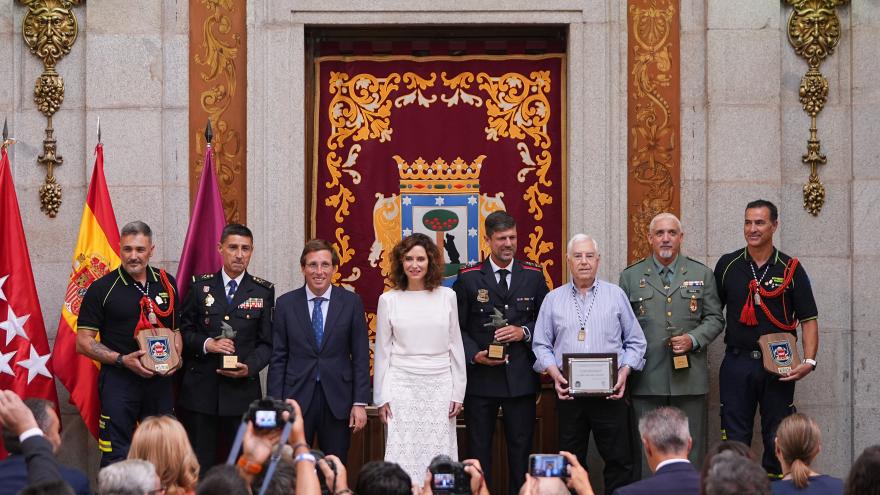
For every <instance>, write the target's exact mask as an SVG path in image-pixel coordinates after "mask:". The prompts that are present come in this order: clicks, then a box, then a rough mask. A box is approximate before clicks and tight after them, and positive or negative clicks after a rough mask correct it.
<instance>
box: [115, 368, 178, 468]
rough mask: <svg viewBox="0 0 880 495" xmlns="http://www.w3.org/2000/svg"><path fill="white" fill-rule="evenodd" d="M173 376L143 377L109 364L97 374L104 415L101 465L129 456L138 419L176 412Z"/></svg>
mask: <svg viewBox="0 0 880 495" xmlns="http://www.w3.org/2000/svg"><path fill="white" fill-rule="evenodd" d="M171 383H172V379H171V377H167V378H165V377H159V376H154V377H152V378H141V377H139V376H137V375H135V374H134V373H132V372H131V371H128V370H127V369H120V368H115V367H112V366H109V365H104V366H102V367H101V373H100V375H98V395H99V397H100V398H101V417H100V420H99V421H98V428H99V430H100V431H99V433H98V448H99V449H100V450H101V467H104V466H107V465H110V464H113V463H114V462H117V461H122V460H124V459H125V458H126V457H127V456H128V449H129V447H131V437H132V435H133V434H134V428H135V426H136V425H137V423H138V421H140V420H142V419H144V418H146V417H147V416H160V415H165V414H172V413H173V412H174V397H173V395H172V390H171Z"/></svg>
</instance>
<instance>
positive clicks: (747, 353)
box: [727, 345, 763, 360]
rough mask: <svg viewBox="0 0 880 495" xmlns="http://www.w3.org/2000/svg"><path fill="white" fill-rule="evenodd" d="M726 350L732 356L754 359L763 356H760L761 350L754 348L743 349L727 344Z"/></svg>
mask: <svg viewBox="0 0 880 495" xmlns="http://www.w3.org/2000/svg"><path fill="white" fill-rule="evenodd" d="M727 352H729V353H730V354H733V355H734V356H744V357H749V358H752V359H756V360H760V359H762V358H763V356H761V351H758V350H755V349H743V348H742V347H735V346H732V345H728V346H727Z"/></svg>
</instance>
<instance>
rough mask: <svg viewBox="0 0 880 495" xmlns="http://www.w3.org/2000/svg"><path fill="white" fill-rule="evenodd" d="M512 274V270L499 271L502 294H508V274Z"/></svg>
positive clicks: (499, 284) (503, 269)
mask: <svg viewBox="0 0 880 495" xmlns="http://www.w3.org/2000/svg"><path fill="white" fill-rule="evenodd" d="M508 273H510V270H507V269H505V268H502V269H500V270H498V287H500V288H501V293H502V294H507V289H508V286H507V274H508Z"/></svg>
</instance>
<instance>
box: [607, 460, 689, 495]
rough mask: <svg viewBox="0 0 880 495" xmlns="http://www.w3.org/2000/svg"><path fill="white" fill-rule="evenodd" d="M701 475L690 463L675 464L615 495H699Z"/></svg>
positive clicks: (615, 491) (666, 466) (626, 487)
mask: <svg viewBox="0 0 880 495" xmlns="http://www.w3.org/2000/svg"><path fill="white" fill-rule="evenodd" d="M699 493H700V473H699V472H697V470H696V469H694V467H693V466H692V465H691V463H689V462H675V463H672V464H667V465H665V466H663V467H662V468H660V469H658V470H657V472H656V473H654V476H652V477H650V478H648V479H645V480H642V481H637V482H635V483H633V484H631V485H626V486H624V487H621V488H618V489H617V490H614V495H699Z"/></svg>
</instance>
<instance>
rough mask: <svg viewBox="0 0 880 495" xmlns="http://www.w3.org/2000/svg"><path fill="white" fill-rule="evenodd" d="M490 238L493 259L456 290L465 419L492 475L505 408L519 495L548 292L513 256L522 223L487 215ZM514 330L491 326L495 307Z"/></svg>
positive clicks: (540, 275)
mask: <svg viewBox="0 0 880 495" xmlns="http://www.w3.org/2000/svg"><path fill="white" fill-rule="evenodd" d="M484 235H485V236H486V241H487V242H488V244H489V249H490V251H491V254H490V256H489V258H487V259H486V260H485V261H483V262H482V263H479V264H477V265H474V266H469V267H465V268H463V269H462V270H461V271H459V273H458V278H457V279H456V281H455V283H454V284H453V286H452V289H453V290H454V291H455V294H456V298H457V301H458V321H459V325H460V326H461V334H462V341H463V342H464V353H465V358H466V359H467V360H468V363H469V364H468V369H467V373H468V377H467V378H468V380H467V393H466V395H465V398H464V417H465V422H466V424H467V439H468V452H469V455H468V457H471V458H475V459H479V461H480V464H481V465H482V466H483V469H484V472H485V473H486V476H487V478H488V477H489V475H490V473H491V471H492V436H493V433H494V432H495V421H496V419H497V417H498V408H499V407H500V408H501V409H502V410H503V417H502V419H503V421H504V432H505V435H506V437H507V461H508V465H509V469H510V482H509V490H510V493H512V494H515V493H519V487H520V486H521V485H522V484H523V482H524V481H525V473H526V470H527V469H528V458H529V453H531V450H532V432H533V430H534V423H535V394H536V393H537V392H538V385H539V384H538V375H537V374H536V373H535V372H534V371H533V370H532V365H533V364H534V362H535V356H534V354H532V348H531V346H532V333H531V331H532V330H533V329H534V328H535V320H536V319H537V317H538V310H539V309H540V308H541V302H542V301H543V300H544V296H545V295H547V291H548V289H547V282H546V281H545V279H544V272H543V270H542V269H541V268H540V267H539V266H537V265H533V264H531V263H526V262H523V261H518V260H515V259H514V255H515V254H516V221H515V220H514V219H513V217H512V216H510V215H509V214H507V212H504V211H495V212H492V213H491V214H489V216H487V217H486V220H485V225H484ZM496 309H497V310H498V311H500V312H501V313H502V315H503V316H504V318H505V319H506V320H507V325H505V326H502V327H501V328H496V327H495V326H493V325H491V324H490V322H491V321H492V319H491V317H492V316H493V315H494V314H495V310H496ZM493 341H497V342H499V343H501V344H503V345H506V346H507V357H506V358H502V359H492V358H490V357H489V354H488V351H487V348H488V347H489V344H491V343H492V342H493Z"/></svg>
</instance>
